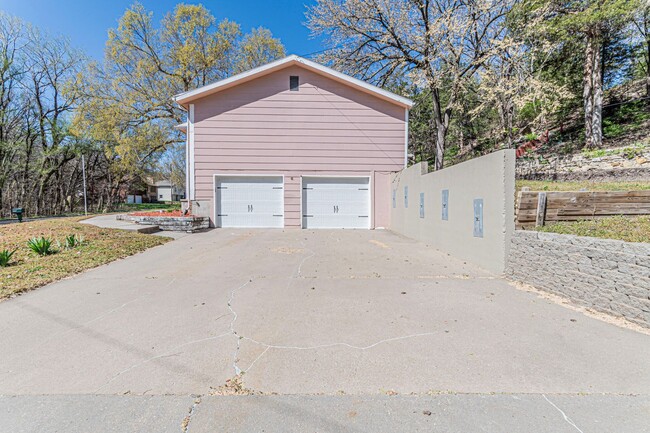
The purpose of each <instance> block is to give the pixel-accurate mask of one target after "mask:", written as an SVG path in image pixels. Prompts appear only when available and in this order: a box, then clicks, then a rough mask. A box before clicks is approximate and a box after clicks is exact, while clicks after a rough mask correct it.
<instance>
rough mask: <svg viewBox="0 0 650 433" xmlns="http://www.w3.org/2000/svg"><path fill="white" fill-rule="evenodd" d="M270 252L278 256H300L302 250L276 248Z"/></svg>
mask: <svg viewBox="0 0 650 433" xmlns="http://www.w3.org/2000/svg"><path fill="white" fill-rule="evenodd" d="M271 251H273V252H274V253H279V254H300V253H302V252H303V251H304V250H303V249H301V248H289V247H278V248H273V249H272V250H271Z"/></svg>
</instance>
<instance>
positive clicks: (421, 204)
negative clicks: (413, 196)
mask: <svg viewBox="0 0 650 433" xmlns="http://www.w3.org/2000/svg"><path fill="white" fill-rule="evenodd" d="M420 218H424V193H423V192H421V193H420Z"/></svg>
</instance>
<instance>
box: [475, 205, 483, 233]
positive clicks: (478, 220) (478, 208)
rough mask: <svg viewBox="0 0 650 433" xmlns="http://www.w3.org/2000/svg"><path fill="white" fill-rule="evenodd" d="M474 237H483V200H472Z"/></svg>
mask: <svg viewBox="0 0 650 433" xmlns="http://www.w3.org/2000/svg"><path fill="white" fill-rule="evenodd" d="M474 237H476V238H482V237H483V199H482V198H475V199H474Z"/></svg>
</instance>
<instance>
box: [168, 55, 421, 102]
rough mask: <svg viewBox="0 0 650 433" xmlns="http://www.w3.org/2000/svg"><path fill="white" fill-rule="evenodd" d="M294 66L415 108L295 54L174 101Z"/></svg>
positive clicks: (210, 92) (204, 94) (186, 94)
mask: <svg viewBox="0 0 650 433" xmlns="http://www.w3.org/2000/svg"><path fill="white" fill-rule="evenodd" d="M292 65H297V66H301V67H303V68H305V69H308V70H311V71H313V72H316V73H318V74H320V75H325V76H329V77H330V78H333V79H335V80H337V81H340V82H344V83H346V84H348V85H350V86H351V87H354V88H356V89H359V90H361V91H363V92H366V93H370V94H373V95H375V96H377V97H379V98H381V99H384V100H386V101H389V102H393V103H395V104H397V105H400V106H402V107H404V108H410V107H412V106H413V101H411V100H410V99H408V98H405V97H403V96H400V95H397V94H395V93H392V92H389V91H387V90H384V89H382V88H380V87H377V86H373V85H372V84H369V83H366V82H365V81H362V80H359V79H357V78H354V77H351V76H349V75H346V74H343V73H341V72H338V71H335V70H334V69H332V68H328V67H327V66H323V65H321V64H319V63H316V62H312V61H311V60H307V59H304V58H302V57H299V56H296V55H295V54H292V55H290V56H287V57H285V58H283V59H280V60H276V61H274V62H271V63H267V64H266V65H262V66H260V67H257V68H254V69H251V70H250V71H246V72H242V73H241V74H237V75H233V76H232V77H229V78H226V79H223V80H220V81H217V82H214V83H212V84H208V85H206V86H203V87H199V88H198V89H194V90H190V91H187V92H184V93H179V94H178V95H176V96H174V101H176V102H177V103H178V104H181V105H185V104H188V103H189V102H191V101H193V100H195V99H198V98H202V97H204V96H207V95H210V94H212V93H216V92H219V91H221V90H225V89H227V88H230V87H233V86H235V85H238V84H241V83H244V82H246V81H250V80H253V79H255V78H257V77H261V76H263V75H266V74H270V73H271V72H275V71H278V70H280V69H284V68H286V67H289V66H292Z"/></svg>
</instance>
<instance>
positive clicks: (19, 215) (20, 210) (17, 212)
mask: <svg viewBox="0 0 650 433" xmlns="http://www.w3.org/2000/svg"><path fill="white" fill-rule="evenodd" d="M24 211H25V209H23V208H22V207H16V208H13V209H11V213H12V214H14V215H16V218H18V222H19V223H21V222H23V212H24Z"/></svg>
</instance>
